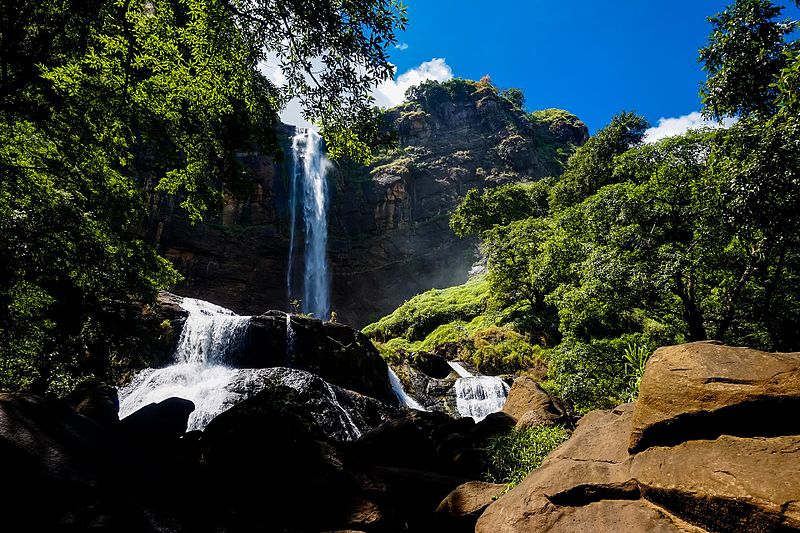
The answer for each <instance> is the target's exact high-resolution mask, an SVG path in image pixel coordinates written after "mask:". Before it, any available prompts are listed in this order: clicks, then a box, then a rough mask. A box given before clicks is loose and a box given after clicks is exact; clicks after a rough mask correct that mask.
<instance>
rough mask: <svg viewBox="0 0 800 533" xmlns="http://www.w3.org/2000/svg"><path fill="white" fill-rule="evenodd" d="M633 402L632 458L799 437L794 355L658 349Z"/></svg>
mask: <svg viewBox="0 0 800 533" xmlns="http://www.w3.org/2000/svg"><path fill="white" fill-rule="evenodd" d="M640 390H641V392H640V393H639V399H638V401H637V402H636V412H635V413H634V417H633V428H632V430H631V437H630V449H631V451H640V450H643V449H645V448H648V447H649V446H664V445H666V446H669V445H674V444H677V443H679V442H682V441H685V440H689V439H701V438H712V439H713V438H715V437H717V436H718V435H721V434H726V435H738V436H755V435H759V436H771V435H787V434H800V417H797V416H794V415H793V414H792V413H797V412H798V410H800V353H766V352H760V351H758V350H752V349H749V348H734V347H730V346H722V345H720V344H716V343H712V342H697V343H689V344H682V345H679V346H669V347H665V348H660V349H658V350H656V352H655V353H654V354H653V355H652V356H651V357H650V360H649V361H648V363H647V370H646V372H645V374H644V378H643V379H642V384H641V389H640Z"/></svg>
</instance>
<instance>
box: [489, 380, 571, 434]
mask: <svg viewBox="0 0 800 533" xmlns="http://www.w3.org/2000/svg"><path fill="white" fill-rule="evenodd" d="M503 412H504V413H506V414H507V415H509V416H511V417H512V418H513V419H514V420H515V421H516V427H517V429H523V428H530V427H534V426H552V425H555V424H569V423H570V422H571V421H572V420H571V416H570V414H569V412H568V410H567V408H566V406H564V404H563V403H562V402H561V401H559V400H558V399H556V398H553V397H552V396H550V395H549V394H547V392H545V391H544V389H542V387H540V386H539V384H538V383H537V382H536V380H534V379H532V378H529V377H527V376H520V377H518V378H516V379H514V382H513V383H512V385H511V390H510V391H509V392H508V398H507V399H506V403H505V404H504V405H503Z"/></svg>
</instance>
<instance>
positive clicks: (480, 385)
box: [447, 361, 510, 422]
mask: <svg viewBox="0 0 800 533" xmlns="http://www.w3.org/2000/svg"><path fill="white" fill-rule="evenodd" d="M447 364H449V365H450V368H452V369H453V370H455V372H456V373H457V374H458V375H459V378H458V379H457V380H456V384H455V386H454V388H455V392H456V409H457V410H458V414H460V415H461V416H462V417H466V416H471V417H472V418H474V419H475V421H476V422H480V421H481V420H483V419H484V418H486V416H487V415H490V414H492V413H496V412H497V411H500V410H501V409H502V408H503V405H504V404H505V403H506V398H507V397H508V391H509V388H510V387H509V386H508V384H507V383H506V382H505V381H503V380H502V379H500V378H498V377H496V376H473V375H472V374H470V373H469V371H468V370H467V369H466V368H464V367H463V366H462V365H461V364H460V363H457V362H455V361H448V363H447Z"/></svg>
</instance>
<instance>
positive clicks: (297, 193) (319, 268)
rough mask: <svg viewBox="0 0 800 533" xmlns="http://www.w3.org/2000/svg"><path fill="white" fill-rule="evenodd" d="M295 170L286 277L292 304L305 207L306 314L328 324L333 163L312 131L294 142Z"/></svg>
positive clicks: (291, 195)
mask: <svg viewBox="0 0 800 533" xmlns="http://www.w3.org/2000/svg"><path fill="white" fill-rule="evenodd" d="M292 154H293V169H292V177H291V183H290V189H289V224H290V229H289V260H288V270H287V274H286V285H287V292H288V294H289V300H290V301H291V299H292V298H291V297H292V279H293V269H294V257H293V256H294V248H295V240H296V225H297V207H298V203H300V205H301V206H302V215H303V230H304V236H305V239H304V244H305V248H304V262H303V268H304V270H303V299H302V310H303V312H304V313H310V314H312V315H313V316H315V317H316V318H319V319H322V320H325V319H327V318H328V316H329V312H330V275H329V272H328V260H327V248H328V184H327V181H326V175H327V172H328V168H329V166H330V162H329V161H328V158H327V157H325V154H324V153H323V148H322V139H321V137H320V136H319V134H317V133H316V132H314V131H312V130H307V131H302V130H298V133H297V134H296V135H295V136H294V137H293V139H292Z"/></svg>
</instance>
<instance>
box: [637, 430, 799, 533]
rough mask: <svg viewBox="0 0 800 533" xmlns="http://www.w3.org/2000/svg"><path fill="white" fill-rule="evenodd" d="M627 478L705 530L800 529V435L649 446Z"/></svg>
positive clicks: (725, 437) (658, 503) (649, 496)
mask: <svg viewBox="0 0 800 533" xmlns="http://www.w3.org/2000/svg"><path fill="white" fill-rule="evenodd" d="M631 476H632V477H634V478H635V479H636V480H637V482H638V484H639V488H640V490H641V492H642V495H643V497H644V498H646V499H647V500H649V501H651V502H653V503H654V504H656V505H659V506H660V507H662V508H664V509H667V510H669V511H670V512H672V513H673V514H675V515H677V516H680V517H681V518H683V519H684V520H686V521H688V522H691V523H693V524H698V525H701V526H703V527H704V528H705V529H707V530H708V531H730V530H731V529H732V528H735V529H736V530H738V531H797V530H800V436H787V437H772V438H763V437H756V438H742V437H731V436H727V435H722V436H720V437H718V438H717V439H714V440H693V441H689V442H683V443H681V444H679V445H677V446H675V447H661V446H658V447H652V448H648V449H647V450H645V451H643V452H641V453H639V454H637V455H636V456H635V457H634V458H633V463H632V467H631Z"/></svg>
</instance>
